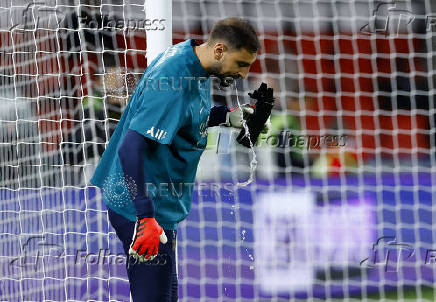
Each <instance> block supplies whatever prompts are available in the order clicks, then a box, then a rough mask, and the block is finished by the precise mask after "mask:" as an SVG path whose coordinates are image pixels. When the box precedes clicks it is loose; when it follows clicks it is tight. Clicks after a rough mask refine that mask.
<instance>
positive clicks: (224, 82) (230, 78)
mask: <svg viewBox="0 0 436 302" xmlns="http://www.w3.org/2000/svg"><path fill="white" fill-rule="evenodd" d="M207 72H208V73H209V74H210V75H212V76H214V77H216V78H218V79H219V80H220V81H219V84H220V86H222V87H229V86H230V85H232V84H233V82H234V81H235V80H236V79H239V78H240V76H239V75H238V74H231V73H223V72H222V65H221V64H219V63H215V64H214V65H212V66H211V67H209V69H208V70H207Z"/></svg>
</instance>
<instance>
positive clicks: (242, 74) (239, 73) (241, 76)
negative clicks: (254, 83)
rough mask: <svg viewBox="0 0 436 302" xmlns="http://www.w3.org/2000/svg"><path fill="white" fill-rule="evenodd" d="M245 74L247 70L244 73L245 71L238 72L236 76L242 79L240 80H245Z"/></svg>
mask: <svg viewBox="0 0 436 302" xmlns="http://www.w3.org/2000/svg"><path fill="white" fill-rule="evenodd" d="M247 74H248V70H247V71H246V72H245V71H240V72H238V76H239V78H242V79H245V77H246V76H247Z"/></svg>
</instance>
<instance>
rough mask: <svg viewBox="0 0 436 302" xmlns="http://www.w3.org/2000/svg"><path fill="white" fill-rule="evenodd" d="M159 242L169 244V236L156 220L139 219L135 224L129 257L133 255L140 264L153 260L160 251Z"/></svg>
mask: <svg viewBox="0 0 436 302" xmlns="http://www.w3.org/2000/svg"><path fill="white" fill-rule="evenodd" d="M159 241H160V242H162V243H163V244H165V243H167V236H166V235H165V232H164V230H163V228H162V227H161V226H160V225H159V224H158V223H157V221H156V219H154V218H142V219H138V220H137V221H136V224H135V231H134V233H133V240H132V243H131V244H130V249H129V255H132V256H133V257H134V258H136V259H137V260H139V262H145V261H148V260H153V259H154V258H155V257H156V256H157V252H158V250H159Z"/></svg>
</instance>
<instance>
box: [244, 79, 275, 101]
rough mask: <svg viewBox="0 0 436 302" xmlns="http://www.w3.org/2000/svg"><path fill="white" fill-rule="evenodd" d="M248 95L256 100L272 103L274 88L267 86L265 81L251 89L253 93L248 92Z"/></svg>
mask: <svg viewBox="0 0 436 302" xmlns="http://www.w3.org/2000/svg"><path fill="white" fill-rule="evenodd" d="M248 95H249V96H250V97H251V98H252V99H255V100H257V101H258V102H261V103H269V104H274V90H273V89H272V88H268V86H267V85H266V84H265V83H262V84H260V87H259V88H257V89H256V90H255V91H253V93H248Z"/></svg>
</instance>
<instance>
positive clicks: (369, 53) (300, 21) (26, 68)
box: [0, 0, 436, 302]
mask: <svg viewBox="0 0 436 302" xmlns="http://www.w3.org/2000/svg"><path fill="white" fill-rule="evenodd" d="M228 16H241V17H245V18H247V19H248V20H249V21H250V22H251V23H252V24H253V25H254V26H255V27H256V29H257V31H258V33H259V38H260V41H261V44H262V50H261V51H260V53H259V56H258V60H257V61H256V62H255V64H254V65H253V67H252V68H251V72H250V74H249V76H248V78H247V79H246V80H243V81H241V82H239V83H237V89H234V88H232V89H228V90H219V89H214V90H213V95H214V101H215V104H227V105H229V106H235V105H236V103H237V99H238V100H239V102H241V103H245V102H248V101H249V99H248V98H247V92H249V91H251V90H253V89H254V88H257V87H258V85H259V84H260V83H261V82H262V81H263V82H267V83H268V84H269V85H271V86H272V87H274V88H275V96H276V98H277V101H276V103H277V105H276V107H275V108H274V110H273V116H272V118H271V121H272V128H273V129H272V132H271V134H270V135H269V136H266V137H263V138H262V143H261V145H260V146H258V147H256V148H255V150H256V158H257V161H258V165H257V170H256V177H255V180H254V181H253V182H252V183H251V184H250V185H249V186H246V187H244V188H240V187H237V186H236V184H237V183H238V182H243V181H245V180H247V179H248V178H249V176H250V160H251V158H252V155H251V153H250V151H249V150H247V149H245V148H243V147H241V146H239V145H237V144H236V143H235V141H234V138H235V135H236V134H237V132H235V131H233V132H232V131H229V130H228V129H209V138H208V139H209V141H208V149H207V150H206V151H205V152H204V154H203V157H202V160H201V162H200V166H199V170H198V173H197V185H196V188H195V190H194V201H193V206H192V210H191V214H190V215H189V217H188V218H187V220H186V221H184V222H182V223H181V224H180V225H179V230H178V257H179V260H178V261H179V271H178V273H179V300H180V301H189V302H191V301H296V300H299V299H301V300H302V301H307V300H316V299H320V300H334V299H338V300H344V299H345V300H351V299H353V298H354V299H356V300H370V299H374V300H387V299H393V300H399V301H404V300H407V299H410V300H412V301H420V300H428V301H434V300H435V293H434V288H433V284H434V281H435V270H434V262H435V257H436V252H434V244H433V228H432V223H433V213H434V208H433V205H432V202H433V198H434V196H435V195H434V194H435V192H434V187H435V184H436V181H435V172H436V171H435V169H436V168H435V167H436V165H435V155H436V150H435V131H434V129H435V125H434V123H435V117H436V115H435V114H436V113H435V105H434V100H433V94H434V79H433V74H434V72H433V69H434V68H433V65H434V63H433V62H434V50H433V45H434V39H433V36H434V34H433V32H434V31H435V30H436V26H435V25H436V21H435V20H436V7H435V4H434V3H432V1H430V0H423V1H413V2H412V1H384V2H382V1H359V0H350V1H333V0H328V1H327V0H313V1H312V0H311V1H308V0H296V1H278V0H277V1H227V0H220V1H205V0H200V1H188V0H183V1H182V0H179V1H174V2H173V20H172V23H173V31H174V33H173V38H174V41H173V42H174V43H177V42H180V41H182V40H185V39H188V38H195V39H197V40H198V41H200V42H201V41H204V40H205V39H206V38H207V34H208V32H209V31H210V29H211V27H212V25H213V24H214V23H215V22H216V21H218V20H219V19H222V18H224V17H228ZM167 21H168V20H146V16H145V12H144V3H143V1H140V0H125V1H121V0H119V1H118V0H107V1H104V0H101V1H100V0H95V1H93V0H80V1H79V0H51V1H50V0H45V1H36V0H34V1H28V0H19V1H15V0H0V47H1V54H0V64H1V70H2V72H1V75H0V196H1V202H0V217H1V219H0V243H1V244H0V301H66V300H68V301H91V300H92V301H109V300H110V301H128V300H129V289H128V281H127V276H126V271H125V267H124V266H125V259H124V258H123V257H122V252H123V251H122V247H121V243H120V242H119V241H118V239H117V237H116V235H115V233H114V230H113V228H112V227H111V226H110V224H109V222H108V218H107V212H106V211H105V207H104V205H103V204H102V201H101V196H100V193H99V191H98V190H96V188H95V187H93V186H90V185H89V179H90V177H91V176H92V173H93V169H94V167H95V165H96V163H97V161H98V159H99V158H100V156H101V154H102V153H103V151H104V149H105V146H106V144H107V143H108V141H109V138H110V136H111V134H112V133H113V130H114V129H115V126H116V123H117V121H118V120H119V118H120V116H121V113H122V111H123V108H124V107H125V106H126V104H127V102H128V99H129V96H130V95H131V94H132V92H133V89H134V88H135V86H136V83H137V80H138V79H139V77H140V76H141V75H142V73H143V72H144V70H145V67H146V50H147V46H146V43H145V36H146V34H147V31H148V30H159V28H161V27H162V26H165V22H167ZM236 94H237V96H236Z"/></svg>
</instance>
